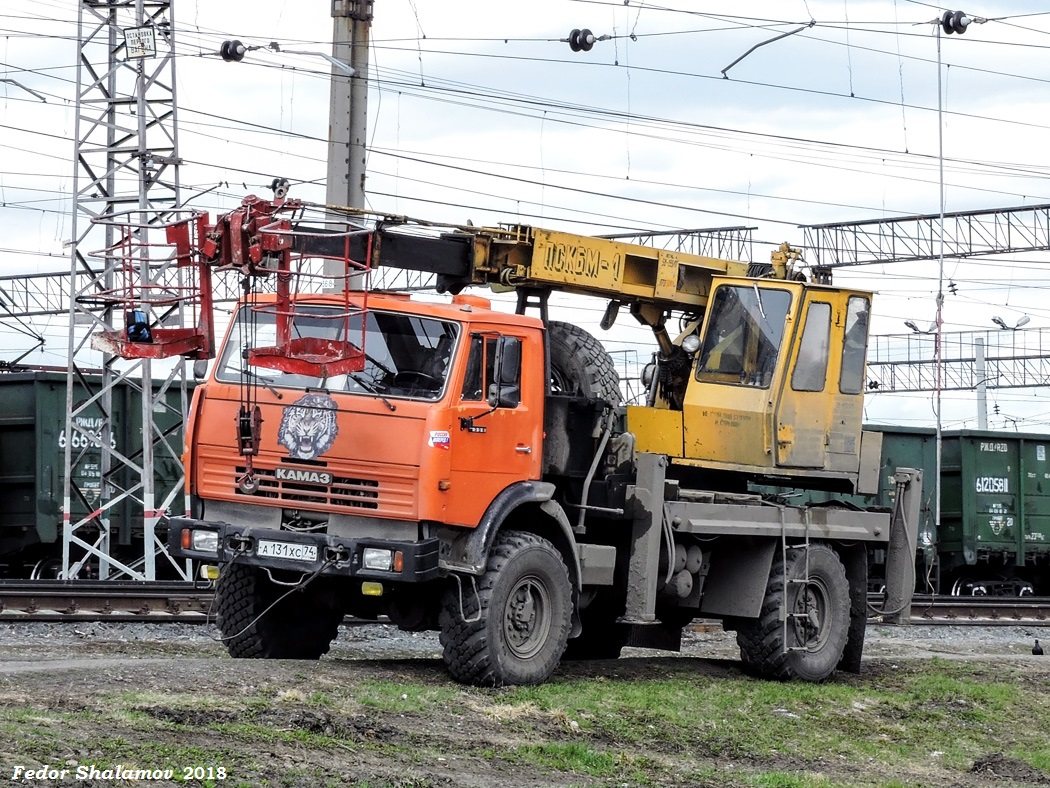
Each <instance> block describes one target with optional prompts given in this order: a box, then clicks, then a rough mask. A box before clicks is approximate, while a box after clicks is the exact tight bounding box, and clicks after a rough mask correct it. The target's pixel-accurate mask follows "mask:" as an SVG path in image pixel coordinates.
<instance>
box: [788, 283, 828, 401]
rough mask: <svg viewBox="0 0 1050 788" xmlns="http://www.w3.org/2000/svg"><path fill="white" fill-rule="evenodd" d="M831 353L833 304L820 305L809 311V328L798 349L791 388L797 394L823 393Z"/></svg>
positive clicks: (812, 305)
mask: <svg viewBox="0 0 1050 788" xmlns="http://www.w3.org/2000/svg"><path fill="white" fill-rule="evenodd" d="M830 349H831V304H826V303H824V302H822V301H817V302H814V303H812V304H810V305H809V309H808V310H806V327H805V328H804V329H802V340H801V341H800V342H799V345H798V356H797V357H796V359H795V371H794V372H792V373H791V388H793V389H794V390H795V391H823V390H824V384H825V382H826V381H827V377H828V355H829V350H830Z"/></svg>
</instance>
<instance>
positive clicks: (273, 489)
mask: <svg viewBox="0 0 1050 788" xmlns="http://www.w3.org/2000/svg"><path fill="white" fill-rule="evenodd" d="M247 470H248V469H247V468H246V467H245V466H240V467H238V468H237V478H240V477H241V476H243V475H244V474H245V473H246V472H247ZM253 471H254V473H255V477H256V478H257V479H258V480H259V489H258V490H257V491H256V492H255V493H252V494H251V497H253V498H273V499H275V500H281V501H287V502H289V503H306V504H315V505H318V506H324V507H326V508H333V507H348V508H351V509H378V508H379V482H378V481H377V480H376V479H351V478H348V477H345V476H343V477H341V476H336V477H334V478H333V479H332V483H331V485H324V484H310V483H309V482H300V481H292V480H289V479H277V478H276V477H275V476H274V472H273V470H272V469H269V468H254V469H253ZM237 493H238V494H239V495H248V494H247V493H244V492H241V490H240V489H238V490H237Z"/></svg>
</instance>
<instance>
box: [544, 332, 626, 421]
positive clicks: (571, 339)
mask: <svg viewBox="0 0 1050 788" xmlns="http://www.w3.org/2000/svg"><path fill="white" fill-rule="evenodd" d="M547 335H548V339H549V341H550V353H551V390H552V391H554V392H556V393H562V394H581V395H583V396H585V397H593V398H597V399H604V400H606V401H607V402H611V403H614V404H615V403H618V402H620V400H621V398H622V397H621V394H620V377H619V375H617V374H616V368H615V367H614V366H613V362H612V358H611V357H610V356H609V353H608V351H606V349H605V348H604V347H603V346H602V343H601V342H599V341H598V340H597V339H595V338H594V337H593V336H591V335H590V334H588V333H587V332H586V331H584V330H583V329H582V328H580V327H579V326H575V325H573V324H572V323H562V322H560V321H557V320H551V321H550V322H549V323H548V324H547Z"/></svg>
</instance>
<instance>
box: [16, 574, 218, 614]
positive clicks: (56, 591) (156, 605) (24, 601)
mask: <svg viewBox="0 0 1050 788" xmlns="http://www.w3.org/2000/svg"><path fill="white" fill-rule="evenodd" d="M211 600H212V587H211V585H210V584H208V583H187V582H154V583H136V582H120V581H105V580H103V581H98V580H75V581H66V580H18V581H2V582H0V621H117V622H126V621H138V622H141V621H149V622H164V621H179V622H183V623H187V622H194V621H199V622H204V621H206V620H207V618H208V610H209V608H210V606H211Z"/></svg>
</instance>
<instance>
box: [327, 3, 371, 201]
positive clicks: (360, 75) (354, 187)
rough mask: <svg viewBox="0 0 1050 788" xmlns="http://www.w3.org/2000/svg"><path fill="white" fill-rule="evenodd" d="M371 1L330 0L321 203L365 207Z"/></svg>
mask: <svg viewBox="0 0 1050 788" xmlns="http://www.w3.org/2000/svg"><path fill="white" fill-rule="evenodd" d="M372 2H373V0H332V57H333V58H334V59H335V60H338V61H340V62H341V63H349V64H350V67H351V68H352V69H353V70H354V73H353V74H348V73H347V72H346V71H345V70H343V69H341V68H339V66H337V65H335V64H333V65H332V83H331V84H332V86H331V104H330V110H329V120H328V190H327V192H326V202H327V203H328V204H329V205H340V206H346V207H350V208H364V207H365V140H366V137H367V134H368V34H369V30H370V28H371V26H372Z"/></svg>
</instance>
